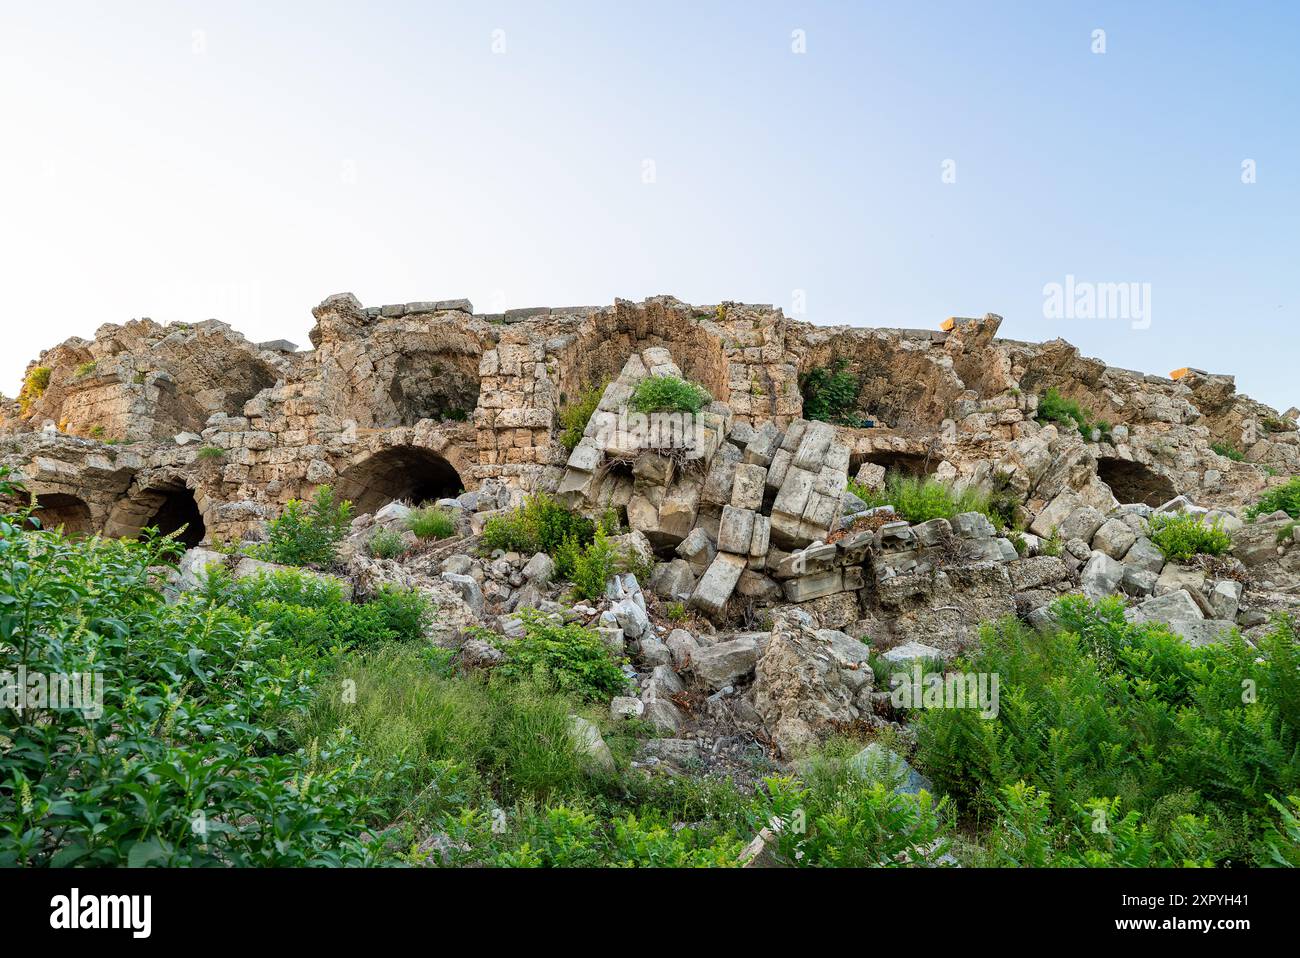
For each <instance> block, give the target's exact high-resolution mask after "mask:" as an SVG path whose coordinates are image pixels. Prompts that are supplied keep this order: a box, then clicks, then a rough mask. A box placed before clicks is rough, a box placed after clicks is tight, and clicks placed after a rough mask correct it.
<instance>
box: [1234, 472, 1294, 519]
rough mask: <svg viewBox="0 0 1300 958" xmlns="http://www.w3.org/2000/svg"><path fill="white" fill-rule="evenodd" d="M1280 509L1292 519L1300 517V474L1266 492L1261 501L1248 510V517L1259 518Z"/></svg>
mask: <svg viewBox="0 0 1300 958" xmlns="http://www.w3.org/2000/svg"><path fill="white" fill-rule="evenodd" d="M1279 511H1281V512H1285V513H1286V514H1287V515H1289V516H1290V517H1291V518H1292V519H1300V476H1295V477H1293V478H1292V479H1291V480H1290V481H1289V482H1286V483H1284V484H1283V485H1280V486H1278V487H1277V488H1276V489H1270V490H1269V491H1268V492H1266V493H1264V495H1262V496H1261V497H1260V499H1259V502H1257V503H1255V504H1254V505H1253V506H1251V507H1250V508H1249V509H1248V510H1247V511H1246V518H1248V519H1257V518H1259V517H1260V516H1267V515H1270V514H1272V513H1274V512H1279Z"/></svg>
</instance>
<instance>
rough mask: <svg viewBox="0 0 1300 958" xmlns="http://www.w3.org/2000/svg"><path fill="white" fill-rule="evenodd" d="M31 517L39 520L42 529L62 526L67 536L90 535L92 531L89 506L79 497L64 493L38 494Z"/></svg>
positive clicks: (92, 521) (92, 525)
mask: <svg viewBox="0 0 1300 958" xmlns="http://www.w3.org/2000/svg"><path fill="white" fill-rule="evenodd" d="M32 516H33V518H36V519H39V520H40V523H41V528H42V529H56V528H58V527H60V526H62V527H63V531H64V532H65V533H67V534H68V535H79V536H85V535H90V534H91V533H92V532H93V531H94V518H93V517H92V515H91V512H90V506H89V505H87V503H86V501H85V500H84V499H82V498H80V497H79V496H74V495H71V494H69V493H66V492H46V493H39V494H38V495H37V496H36V509H35V510H34V511H33V512H32Z"/></svg>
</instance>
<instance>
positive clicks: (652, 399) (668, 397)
mask: <svg viewBox="0 0 1300 958" xmlns="http://www.w3.org/2000/svg"><path fill="white" fill-rule="evenodd" d="M712 401H713V397H712V396H710V395H709V393H708V390H706V389H705V388H704V387H703V386H698V385H696V384H695V383H691V382H687V381H686V380H685V379H680V378H679V377H677V376H647V377H646V378H645V379H643V380H641V381H640V382H639V383H637V384H636V388H635V389H634V390H632V399H631V401H630V403H629V405H631V407H632V408H633V409H635V410H636V411H637V412H641V413H652V412H689V413H697V412H699V411H700V410H701V409H703V408H704V407H705V406H707V405H708V404H709V403H711V402H712Z"/></svg>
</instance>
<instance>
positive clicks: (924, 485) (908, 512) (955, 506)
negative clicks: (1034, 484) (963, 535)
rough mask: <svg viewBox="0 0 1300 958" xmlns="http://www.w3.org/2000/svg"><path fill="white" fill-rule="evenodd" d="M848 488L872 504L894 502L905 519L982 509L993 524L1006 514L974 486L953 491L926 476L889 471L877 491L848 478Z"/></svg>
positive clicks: (1002, 520) (1001, 521) (947, 516)
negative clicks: (995, 509)
mask: <svg viewBox="0 0 1300 958" xmlns="http://www.w3.org/2000/svg"><path fill="white" fill-rule="evenodd" d="M849 491H850V492H852V493H853V494H854V495H855V496H857V497H858V498H859V499H861V500H862V501H863V502H865V503H866V504H867V505H868V506H870V507H872V508H875V507H877V506H886V505H888V506H893V507H894V511H895V512H896V513H898V515H899V517H900V518H903V519H906V520H907V521H908V522H913V523H915V522H926V521H928V520H930V519H939V518H943V519H951V518H952V517H953V516H955V515H958V514H960V513H963V512H981V513H983V514H984V515H986V516H988V517H989V519H990V521H992V522H993V523H994V525H997V526H999V527H1001V526H1004V525H1005V524H1006V520H1005V517H1003V516H1001V515H997V514H995V513H994V512H992V511H991V509H990V504H989V497H988V496H986V495H982V494H981V493H979V492H978V491H976V490H974V489H963V490H962V491H961V492H955V491H954V490H953V488H952V487H951V486H949V485H948V484H947V483H944V482H940V481H939V480H938V479H932V478H929V477H926V478H919V477H916V476H901V475H892V476H890V477H889V478H888V479H887V480H886V482H885V488H884V489H882V490H880V491H878V492H872V491H871V490H869V489H867V488H866V487H865V486H863V485H862V484H861V483H859V482H856V481H855V480H852V479H850V480H849Z"/></svg>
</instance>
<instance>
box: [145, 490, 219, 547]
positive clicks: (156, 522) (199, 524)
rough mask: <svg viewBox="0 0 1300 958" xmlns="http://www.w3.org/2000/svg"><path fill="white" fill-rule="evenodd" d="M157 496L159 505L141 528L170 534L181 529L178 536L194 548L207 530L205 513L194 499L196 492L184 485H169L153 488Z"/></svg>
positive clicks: (164, 534)
mask: <svg viewBox="0 0 1300 958" xmlns="http://www.w3.org/2000/svg"><path fill="white" fill-rule="evenodd" d="M151 493H153V494H156V496H157V500H158V501H157V505H155V506H154V508H153V514H152V515H151V516H150V517H149V518H148V519H146V520H145V521H144V523H143V524H142V525H141V526H140V528H141V529H151V528H156V529H157V530H158V534H159V535H163V536H168V535H172V533H175V532H177V531H178V530H179V531H180V534H179V535H177V536H176V538H177V539H178V540H180V541H181V542H183V543H185V546H186V548H190V549H192V548H194V547H195V546H196V545H198V544H199V543H200V542H202V541H203V536H204V535H205V534H206V532H207V530H206V529H205V528H204V526H203V514H202V513H200V512H199V504H198V503H197V502H195V501H194V494H193V493H192V492H190V490H188V489H186V488H185V487H184V486H169V487H167V488H165V489H155V490H151Z"/></svg>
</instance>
